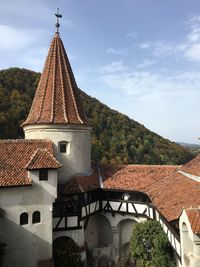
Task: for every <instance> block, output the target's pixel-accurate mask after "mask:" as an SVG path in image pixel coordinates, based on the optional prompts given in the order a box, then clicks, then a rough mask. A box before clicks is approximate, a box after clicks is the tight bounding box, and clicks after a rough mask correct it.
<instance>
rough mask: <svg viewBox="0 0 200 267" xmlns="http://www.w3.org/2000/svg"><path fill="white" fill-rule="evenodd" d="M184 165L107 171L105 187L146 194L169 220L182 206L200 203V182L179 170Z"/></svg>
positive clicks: (121, 168)
mask: <svg viewBox="0 0 200 267" xmlns="http://www.w3.org/2000/svg"><path fill="white" fill-rule="evenodd" d="M180 168H181V166H153V165H151V166H147V165H128V166H121V167H109V168H107V169H105V170H104V174H103V176H104V177H105V178H104V179H105V180H104V188H106V189H110V190H112V189H118V190H126V191H127V190H128V191H140V192H144V193H146V194H147V195H148V196H149V198H150V199H151V201H152V203H153V204H154V205H155V206H156V207H157V209H158V210H159V211H160V212H161V213H162V214H163V215H164V217H165V218H166V219H167V220H168V221H173V220H175V219H177V218H178V217H179V215H180V213H181V211H182V208H188V207H191V206H194V205H195V206H200V184H199V183H198V182H197V181H194V180H192V179H189V178H187V177H185V176H183V175H182V174H180V173H178V172H177V170H179V169H180Z"/></svg>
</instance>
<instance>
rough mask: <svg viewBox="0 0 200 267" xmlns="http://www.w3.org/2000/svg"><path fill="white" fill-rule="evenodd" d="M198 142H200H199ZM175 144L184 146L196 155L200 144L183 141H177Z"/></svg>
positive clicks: (199, 150)
mask: <svg viewBox="0 0 200 267" xmlns="http://www.w3.org/2000/svg"><path fill="white" fill-rule="evenodd" d="M199 143H200V142H199ZM177 144H179V145H181V146H183V147H186V148H187V149H188V150H189V151H190V152H191V153H192V154H194V155H197V154H199V153H200V144H199V145H198V144H189V143H183V142H177Z"/></svg>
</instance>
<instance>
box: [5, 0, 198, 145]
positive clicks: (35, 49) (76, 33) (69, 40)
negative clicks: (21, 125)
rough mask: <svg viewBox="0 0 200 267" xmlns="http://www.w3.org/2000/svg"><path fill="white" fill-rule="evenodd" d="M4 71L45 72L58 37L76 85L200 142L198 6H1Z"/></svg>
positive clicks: (150, 124)
mask: <svg viewBox="0 0 200 267" xmlns="http://www.w3.org/2000/svg"><path fill="white" fill-rule="evenodd" d="M0 5H1V9H0V35H1V41H0V59H1V60H0V69H5V68H8V67H23V68H28V69H32V70H35V71H42V67H43V64H44V60H45V57H46V54H47V52H48V47H49V44H50V41H51V39H52V37H53V34H54V32H55V26H54V24H55V16H54V13H55V11H56V8H57V7H59V8H60V11H61V13H62V14H63V18H62V19H61V29H60V32H61V33H60V35H61V38H62V39H63V42H64V45H65V48H66V51H67V53H68V55H69V58H70V61H71V64H72V67H73V71H74V74H75V77H76V81H77V84H78V86H79V87H80V88H81V89H82V90H84V91H85V92H86V93H88V94H89V95H91V96H93V97H96V98H98V99H99V100H100V101H102V102H103V103H105V104H107V105H108V106H110V107H111V108H113V109H116V110H118V111H120V112H122V113H124V114H127V115H128V116H129V117H131V118H133V119H135V120H137V121H138V122H140V123H142V124H144V125H145V126H146V127H147V128H149V129H150V130H152V131H154V132H156V133H158V134H160V135H162V136H163V137H165V138H168V139H170V140H172V141H181V142H190V143H199V141H198V139H197V138H198V137H200V119H199V117H200V104H199V100H200V1H199V0H190V1H188V0H168V1H163V0H151V1H150V0H124V1H120V0H101V1H99V0H75V1H72V0H65V1H64V0H62V1H61V0H57V1H48V0H34V1H32V0H19V1H16V0H7V1H3V0H0Z"/></svg>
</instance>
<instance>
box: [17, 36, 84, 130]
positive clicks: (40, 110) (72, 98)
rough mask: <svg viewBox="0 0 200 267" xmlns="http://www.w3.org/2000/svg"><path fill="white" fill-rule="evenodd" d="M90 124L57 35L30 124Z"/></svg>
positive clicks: (31, 114)
mask: <svg viewBox="0 0 200 267" xmlns="http://www.w3.org/2000/svg"><path fill="white" fill-rule="evenodd" d="M43 123H45V124H46V123H55V124H63V123H64V124H65V123H70V124H87V119H86V117H85V114H84V112H83V108H82V104H81V101H80V96H79V92H78V88H77V85H76V81H75V78H74V75H73V72H72V69H71V66H70V63H69V60H68V57H67V54H66V52H65V48H64V46H63V43H62V40H61V38H60V36H59V34H58V33H56V34H55V36H54V38H53V40H52V42H51V45H50V49H49V53H48V56H47V59H46V63H45V66H44V70H43V73H42V75H41V78H40V81H39V84H38V88H37V90H36V93H35V97H34V100H33V103H32V107H31V110H30V112H29V115H28V118H27V119H26V121H25V122H24V123H23V124H22V125H28V124H43Z"/></svg>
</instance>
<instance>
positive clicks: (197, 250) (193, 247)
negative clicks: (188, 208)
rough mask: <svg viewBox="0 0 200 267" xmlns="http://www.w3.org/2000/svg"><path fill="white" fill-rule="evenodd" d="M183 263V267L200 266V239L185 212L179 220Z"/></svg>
mask: <svg viewBox="0 0 200 267" xmlns="http://www.w3.org/2000/svg"><path fill="white" fill-rule="evenodd" d="M179 228H180V240H181V261H182V265H181V266H183V267H199V266H200V237H199V236H197V235H195V234H194V233H193V232H192V229H191V227H190V222H189V220H188V217H187V214H186V212H185V210H183V212H182V214H181V216H180V219H179Z"/></svg>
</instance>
